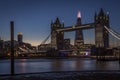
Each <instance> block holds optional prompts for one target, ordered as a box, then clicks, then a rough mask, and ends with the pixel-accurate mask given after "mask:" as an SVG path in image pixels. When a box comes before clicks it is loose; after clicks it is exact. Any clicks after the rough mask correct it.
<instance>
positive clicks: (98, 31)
mask: <svg viewBox="0 0 120 80" xmlns="http://www.w3.org/2000/svg"><path fill="white" fill-rule="evenodd" d="M94 20H95V44H96V47H102V48H105V49H106V48H108V47H109V34H108V32H107V31H106V29H105V28H104V26H107V27H108V28H109V14H105V13H104V11H103V9H101V10H100V12H99V13H98V14H96V13H95V17H94Z"/></svg>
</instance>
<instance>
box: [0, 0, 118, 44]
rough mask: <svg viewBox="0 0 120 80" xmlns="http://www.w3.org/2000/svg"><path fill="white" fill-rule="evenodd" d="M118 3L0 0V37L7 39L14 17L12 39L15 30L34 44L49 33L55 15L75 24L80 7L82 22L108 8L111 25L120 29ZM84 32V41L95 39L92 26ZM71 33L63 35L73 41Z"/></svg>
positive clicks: (92, 0)
mask: <svg viewBox="0 0 120 80" xmlns="http://www.w3.org/2000/svg"><path fill="white" fill-rule="evenodd" d="M119 3H120V1H119V0H110V1H109V2H108V1H104V0H91V1H87V0H84V1H82V0H76V1H73V0H70V1H64V0H60V1H59V0H51V1H50V0H11V1H8V0H1V1H0V12H1V13H0V17H1V18H0V26H1V27H0V28H1V29H0V37H1V39H3V40H9V39H10V21H14V23H15V25H14V26H15V40H17V33H18V32H22V33H23V41H24V42H28V43H31V44H32V45H34V46H37V45H39V44H40V43H41V42H42V41H43V40H44V39H45V38H46V37H47V36H48V35H49V34H50V27H51V26H50V24H51V22H52V21H54V20H55V19H56V18H57V17H59V19H60V21H61V22H64V24H65V26H70V25H75V24H76V21H77V13H78V11H80V12H81V18H82V24H86V23H92V22H94V15H95V12H97V13H98V12H99V11H100V9H101V8H103V9H104V11H105V12H109V15H110V26H111V28H112V29H114V30H115V31H117V32H120V28H119V26H120V25H119V19H120V15H119V14H120V12H119V7H120V5H119ZM113 5H114V6H113ZM88 33H89V34H90V35H88ZM83 35H84V38H85V39H84V40H85V42H86V43H94V30H93V29H91V30H85V31H84V33H83ZM74 37H75V35H74V32H66V33H65V38H71V39H72V41H73V40H74Z"/></svg>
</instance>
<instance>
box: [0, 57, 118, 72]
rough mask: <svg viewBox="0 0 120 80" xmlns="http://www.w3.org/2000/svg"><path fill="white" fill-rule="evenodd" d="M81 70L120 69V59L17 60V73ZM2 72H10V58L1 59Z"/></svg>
mask: <svg viewBox="0 0 120 80" xmlns="http://www.w3.org/2000/svg"><path fill="white" fill-rule="evenodd" d="M81 70H120V65H119V63H118V61H107V62H102V63H96V60H91V59H88V58H84V59H79V58H71V59H16V60H15V73H33V72H49V71H81ZM0 74H10V60H0Z"/></svg>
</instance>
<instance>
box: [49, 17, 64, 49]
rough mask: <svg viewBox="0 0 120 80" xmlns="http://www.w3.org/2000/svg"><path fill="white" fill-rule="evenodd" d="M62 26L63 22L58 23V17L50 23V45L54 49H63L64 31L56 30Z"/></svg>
mask: <svg viewBox="0 0 120 80" xmlns="http://www.w3.org/2000/svg"><path fill="white" fill-rule="evenodd" d="M63 27H64V23H60V21H59V18H56V20H55V22H52V23H51V47H52V48H55V49H59V50H60V49H63V41H64V32H59V33H58V32H57V31H56V29H60V28H63Z"/></svg>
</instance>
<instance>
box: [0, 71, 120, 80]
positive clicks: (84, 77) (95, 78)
mask: <svg viewBox="0 0 120 80" xmlns="http://www.w3.org/2000/svg"><path fill="white" fill-rule="evenodd" d="M119 75H120V70H104V71H103V70H100V71H96V70H95V71H59V72H41V73H29V74H16V75H14V76H10V75H0V80H120V76H119Z"/></svg>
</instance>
